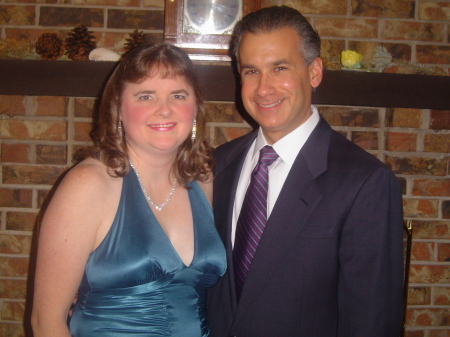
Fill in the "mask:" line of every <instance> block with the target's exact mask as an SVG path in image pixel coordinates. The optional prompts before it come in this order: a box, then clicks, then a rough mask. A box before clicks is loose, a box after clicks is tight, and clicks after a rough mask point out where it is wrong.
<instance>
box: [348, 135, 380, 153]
mask: <svg viewBox="0 0 450 337" xmlns="http://www.w3.org/2000/svg"><path fill="white" fill-rule="evenodd" d="M352 142H353V143H355V144H356V145H358V146H359V147H361V148H363V149H364V150H377V149H378V132H374V131H373V132H372V131H354V132H352Z"/></svg>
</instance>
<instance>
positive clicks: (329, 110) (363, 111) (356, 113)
mask: <svg viewBox="0 0 450 337" xmlns="http://www.w3.org/2000/svg"><path fill="white" fill-rule="evenodd" d="M319 112H320V114H321V115H322V116H323V118H325V120H326V121H327V122H328V123H329V124H330V125H332V126H355V127H367V128H376V127H379V126H380V118H379V111H378V110H377V109H371V108H348V107H335V106H333V107H327V106H325V107H319Z"/></svg>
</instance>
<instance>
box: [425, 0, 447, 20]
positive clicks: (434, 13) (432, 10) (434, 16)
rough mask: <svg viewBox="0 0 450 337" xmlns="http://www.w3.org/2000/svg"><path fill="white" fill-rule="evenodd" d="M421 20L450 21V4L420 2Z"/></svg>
mask: <svg viewBox="0 0 450 337" xmlns="http://www.w3.org/2000/svg"><path fill="white" fill-rule="evenodd" d="M419 20H442V21H450V4H449V3H448V2H444V1H441V2H435V1H419Z"/></svg>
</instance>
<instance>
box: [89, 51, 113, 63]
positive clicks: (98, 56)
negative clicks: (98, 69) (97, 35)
mask: <svg viewBox="0 0 450 337" xmlns="http://www.w3.org/2000/svg"><path fill="white" fill-rule="evenodd" d="M119 59H120V54H119V53H116V52H115V51H113V50H111V49H107V48H95V49H93V50H92V51H91V52H90V53H89V60H91V61H118V60H119Z"/></svg>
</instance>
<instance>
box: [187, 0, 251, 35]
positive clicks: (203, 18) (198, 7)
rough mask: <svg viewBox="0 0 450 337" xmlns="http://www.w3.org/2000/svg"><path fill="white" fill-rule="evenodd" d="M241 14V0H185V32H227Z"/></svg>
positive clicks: (229, 31)
mask: <svg viewBox="0 0 450 337" xmlns="http://www.w3.org/2000/svg"><path fill="white" fill-rule="evenodd" d="M241 15H242V0H185V6H184V18H185V19H184V20H183V21H184V22H183V30H184V32H186V33H197V34H198V33H200V34H229V33H231V31H232V29H233V27H234V24H235V23H236V22H237V21H238V20H239V19H240V17H241Z"/></svg>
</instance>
